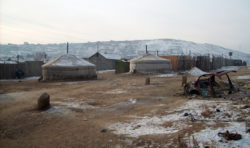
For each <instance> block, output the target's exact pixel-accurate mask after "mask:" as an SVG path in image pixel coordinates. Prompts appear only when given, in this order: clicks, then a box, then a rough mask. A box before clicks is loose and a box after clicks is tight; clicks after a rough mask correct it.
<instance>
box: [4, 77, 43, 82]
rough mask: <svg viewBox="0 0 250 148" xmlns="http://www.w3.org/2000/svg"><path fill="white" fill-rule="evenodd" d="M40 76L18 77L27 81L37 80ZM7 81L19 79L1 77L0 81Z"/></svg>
mask: <svg viewBox="0 0 250 148" xmlns="http://www.w3.org/2000/svg"><path fill="white" fill-rule="evenodd" d="M39 78H40V76H33V77H26V78H23V79H20V81H27V80H38V79H39ZM6 81H7V82H8V81H14V82H15V81H19V79H1V80H0V82H6Z"/></svg>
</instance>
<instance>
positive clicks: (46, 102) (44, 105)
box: [37, 93, 50, 110]
mask: <svg viewBox="0 0 250 148" xmlns="http://www.w3.org/2000/svg"><path fill="white" fill-rule="evenodd" d="M37 105H38V110H46V109H48V108H49V107H50V96H49V94H47V93H43V94H42V95H41V96H40V97H39V99H38V101H37Z"/></svg>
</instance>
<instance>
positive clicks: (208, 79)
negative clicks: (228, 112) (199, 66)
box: [184, 71, 238, 97]
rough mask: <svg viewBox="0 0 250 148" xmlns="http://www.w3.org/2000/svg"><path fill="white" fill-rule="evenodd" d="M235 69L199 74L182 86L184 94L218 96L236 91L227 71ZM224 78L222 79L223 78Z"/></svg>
mask: <svg viewBox="0 0 250 148" xmlns="http://www.w3.org/2000/svg"><path fill="white" fill-rule="evenodd" d="M230 72H236V71H220V72H216V73H209V74H204V75H201V76H199V77H198V78H197V80H196V81H191V82H189V83H187V84H186V85H185V86H184V93H185V95H193V94H196V95H201V96H203V97H208V96H212V97H220V96H223V95H227V94H232V93H233V92H236V91H238V89H237V88H236V86H235V85H233V83H232V81H231V79H230V78H229V75H228V73H230ZM223 78H224V80H223Z"/></svg>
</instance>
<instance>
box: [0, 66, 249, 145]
mask: <svg viewBox="0 0 250 148" xmlns="http://www.w3.org/2000/svg"><path fill="white" fill-rule="evenodd" d="M242 75H250V70H249V69H248V68H246V67H242V68H241V69H240V70H239V71H238V72H237V73H233V74H230V76H231V78H232V79H233V81H236V77H237V76H242ZM146 77H148V76H143V75H130V74H114V73H112V72H109V73H101V74H98V80H92V81H73V82H38V81H37V80H27V81H22V82H18V81H6V82H0V147H2V148H4V147H24V148H29V147H91V148H94V147H98V148H100V147H114V148H122V147H195V145H196V146H197V145H198V144H197V143H195V140H194V141H193V145H192V144H191V145H190V144H186V143H187V141H186V140H185V136H186V137H187V136H190V135H192V134H193V133H195V132H199V131H201V130H203V129H205V127H206V126H209V127H211V128H216V127H225V126H226V125H227V123H225V122H218V123H216V124H213V125H208V124H204V122H206V121H202V122H191V121H188V122H185V123H187V125H188V126H187V127H191V128H184V129H183V128H180V130H178V131H175V132H169V133H165V131H164V132H163V133H161V131H160V132H159V133H156V134H155V133H154V131H152V133H151V134H141V133H139V130H138V133H139V135H138V136H136V135H135V133H133V134H134V136H133V134H131V135H132V136H131V135H128V134H122V133H119V132H116V131H115V130H116V129H115V128H112V125H115V126H116V125H117V124H116V123H122V124H121V125H123V123H127V124H128V125H129V123H132V122H134V120H136V119H137V118H140V119H141V117H147V119H149V118H150V117H164V116H167V115H169V114H170V113H169V112H170V111H174V112H178V111H176V108H178V107H180V106H181V105H183V104H186V103H187V102H188V101H190V99H191V100H211V101H220V100H222V99H223V98H205V99H204V98H201V97H190V96H184V95H183V88H182V87H181V76H180V75H178V76H176V77H155V76H150V80H151V84H150V85H145V78H146ZM195 78H196V77H195V76H190V77H188V80H194V79H195ZM237 82H238V83H241V84H242V83H246V81H245V80H243V81H242V80H241V81H240V80H237ZM248 82H249V81H248ZM248 82H247V83H248ZM44 92H47V93H48V94H49V95H50V101H51V108H50V109H48V110H46V111H38V110H36V105H37V99H38V98H39V96H40V95H41V94H42V93H44ZM223 100H225V99H223ZM233 103H234V104H240V105H248V104H249V101H248V100H244V101H242V99H237V100H234V101H233ZM167 111H168V112H167ZM240 113H242V114H244V115H245V116H244V118H245V117H247V118H248V117H249V116H250V115H249V110H247V111H246V112H240ZM204 116H206V114H204ZM207 116H209V115H207ZM244 118H243V119H242V120H243V121H245V119H244ZM205 119H207V118H205ZM227 119H228V118H227ZM156 120H157V119H156ZM165 121H167V122H165ZM136 125H137V126H138V127H134V128H135V131H136V128H138V129H141V126H143V125H138V124H137V123H136ZM173 125H177V124H176V123H175V122H173V121H171V120H167V119H166V120H164V125H163V126H165V127H173ZM113 127H114V126H113ZM145 127H146V126H145ZM129 130H130V129H128V131H129ZM145 130H147V129H145ZM145 130H144V132H145ZM142 132H143V131H142ZM125 133H126V131H125ZM140 134H141V135H140ZM183 139H184V140H183ZM183 141H184V142H183ZM196 142H197V141H196ZM210 146H211V144H210Z"/></svg>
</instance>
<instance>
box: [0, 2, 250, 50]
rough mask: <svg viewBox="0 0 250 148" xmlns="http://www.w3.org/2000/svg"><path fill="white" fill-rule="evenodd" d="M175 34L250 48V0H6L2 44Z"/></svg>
mask: <svg viewBox="0 0 250 148" xmlns="http://www.w3.org/2000/svg"><path fill="white" fill-rule="evenodd" d="M159 38H173V39H182V40H187V41H194V42H198V43H212V44H217V45H220V46H223V47H226V48H231V49H235V50H241V51H245V52H248V53H250V0H0V43H1V44H6V43H18V44H21V43H23V42H25V41H27V42H30V43H61V42H66V41H68V42H88V41H109V40H140V39H159Z"/></svg>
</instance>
